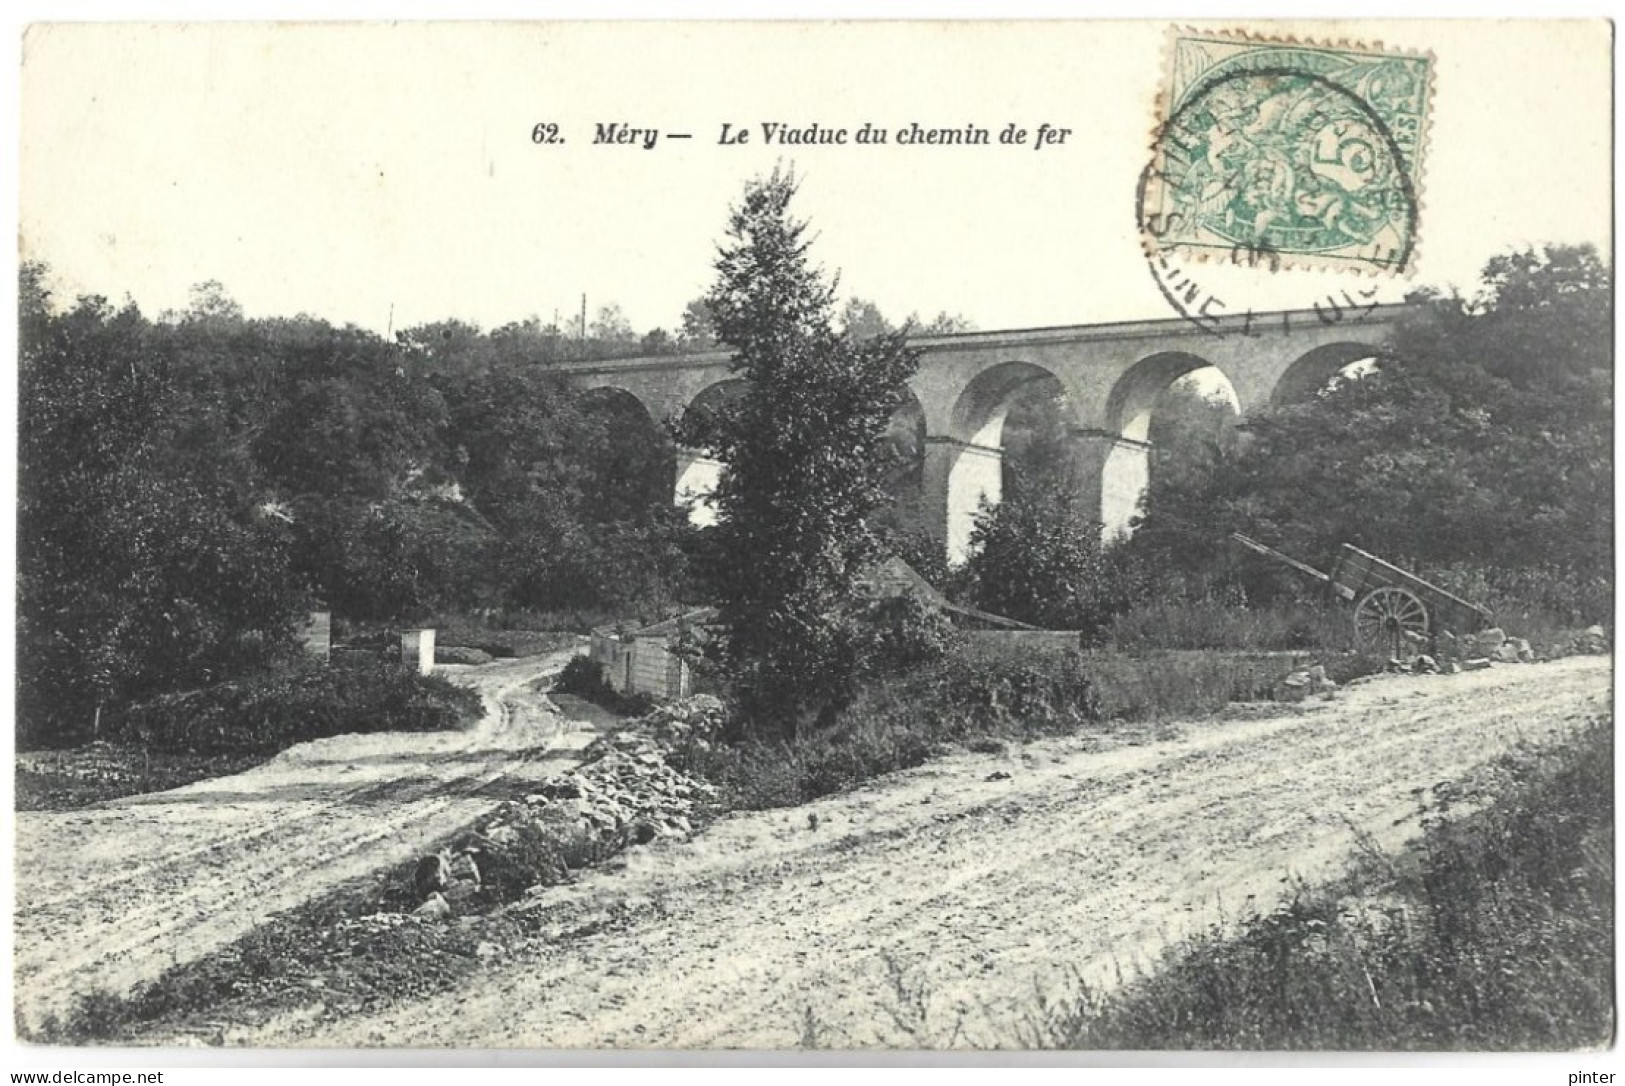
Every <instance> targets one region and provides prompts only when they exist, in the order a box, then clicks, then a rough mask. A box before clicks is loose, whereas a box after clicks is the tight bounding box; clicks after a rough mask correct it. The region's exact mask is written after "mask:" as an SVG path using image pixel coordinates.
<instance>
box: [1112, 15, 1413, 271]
mask: <svg viewBox="0 0 1625 1086" xmlns="http://www.w3.org/2000/svg"><path fill="white" fill-rule="evenodd" d="M1171 37H1172V40H1171V44H1170V48H1169V51H1168V70H1167V74H1166V79H1165V83H1164V87H1163V93H1162V96H1161V99H1160V103H1159V112H1158V125H1157V132H1156V138H1155V141H1154V144H1153V148H1152V152H1153V157H1152V160H1151V163H1150V165H1149V166H1148V167H1147V168H1146V171H1145V174H1144V176H1143V178H1142V180H1141V186H1140V199H1139V217H1140V228H1141V230H1142V232H1143V234H1144V236H1145V238H1146V242H1147V244H1148V245H1149V246H1150V247H1151V248H1152V249H1153V250H1154V251H1155V252H1160V253H1178V254H1181V255H1184V256H1188V257H1194V258H1197V259H1205V260H1226V261H1240V260H1245V261H1246V262H1248V263H1250V264H1263V265H1264V266H1267V267H1271V268H1280V267H1320V268H1341V269H1345V270H1355V271H1364V272H1371V273H1379V274H1380V273H1399V274H1403V273H1404V272H1406V271H1408V270H1409V268H1410V266H1411V263H1412V261H1413V258H1414V257H1415V254H1416V245H1417V229H1418V226H1419V225H1420V220H1421V208H1422V200H1421V185H1422V159H1423V155H1424V152H1425V151H1426V147H1427V111H1428V100H1429V95H1430V94H1431V90H1432V77H1433V58H1432V56H1431V55H1427V54H1416V53H1407V52H1400V51H1395V50H1388V49H1384V48H1382V47H1381V46H1380V45H1377V46H1371V47H1368V46H1364V45H1358V44H1349V43H1346V42H1338V43H1335V44H1320V43H1316V42H1306V41H1297V40H1293V39H1285V40H1271V39H1268V38H1260V37H1254V36H1251V35H1243V34H1231V33H1207V32H1200V31H1195V30H1176V31H1174V32H1173V34H1172V36H1171Z"/></svg>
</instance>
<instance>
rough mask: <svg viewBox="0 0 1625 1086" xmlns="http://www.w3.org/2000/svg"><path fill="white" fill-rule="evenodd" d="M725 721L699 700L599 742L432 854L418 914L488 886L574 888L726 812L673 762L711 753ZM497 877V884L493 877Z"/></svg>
mask: <svg viewBox="0 0 1625 1086" xmlns="http://www.w3.org/2000/svg"><path fill="white" fill-rule="evenodd" d="M723 723H724V719H723V707H722V703H721V702H720V701H718V700H717V699H716V698H713V697H709V696H705V695H700V696H696V697H692V698H686V699H683V700H681V701H676V702H672V703H670V704H667V705H662V706H661V707H659V708H657V709H655V710H654V711H652V712H650V713H648V714H647V715H645V716H643V717H641V718H639V719H638V720H635V721H633V722H632V723H631V724H630V725H629V726H628V727H627V728H626V730H624V731H621V732H617V733H615V734H613V735H606V736H602V737H600V738H598V739H596V740H594V741H593V743H592V744H591V745H590V746H588V747H587V748H586V749H585V750H584V751H583V752H582V762H581V764H579V765H577V766H576V767H575V768H573V769H570V770H566V771H565V772H562V773H556V774H554V775H553V776H551V777H548V778H547V779H546V780H544V781H542V782H541V783H540V784H539V785H538V786H536V789H535V791H533V792H531V793H530V794H529V795H526V796H525V797H524V798H523V799H522V800H508V801H506V802H504V803H502V804H501V805H500V806H499V807H497V809H496V810H495V811H493V812H492V813H491V814H490V815H488V816H486V817H485V818H483V819H481V820H480V821H479V822H478V823H477V824H476V825H475V827H474V828H473V829H472V830H471V831H470V832H468V833H466V834H464V835H463V836H462V837H461V838H459V839H458V840H457V842H456V843H455V846H454V847H453V848H452V849H450V850H447V851H444V852H440V853H436V854H435V855H432V856H426V857H424V858H423V859H422V860H421V861H420V862H419V864H418V869H417V873H416V876H415V878H414V889H415V890H416V891H417V894H418V897H419V898H425V899H427V900H426V901H425V904H424V905H423V906H420V907H419V909H418V913H419V914H420V915H433V916H447V915H453V914H456V913H459V912H462V911H464V909H465V908H466V907H467V903H468V902H469V900H470V899H471V898H474V897H476V895H479V894H480V891H481V890H482V888H484V889H489V890H492V891H493V893H496V894H498V895H500V894H502V893H503V892H504V890H506V891H509V892H513V891H515V890H517V892H519V893H523V892H524V891H526V890H528V889H530V888H532V887H534V886H537V885H549V884H553V883H558V882H563V881H568V880H569V879H570V878H571V877H572V875H571V873H572V871H573V870H574V869H576V868H579V867H583V866H586V865H587V864H590V863H594V862H597V861H599V860H602V859H604V858H606V857H607V856H609V855H612V854H614V853H615V852H617V851H619V850H621V849H622V848H625V847H628V846H629V845H646V844H649V843H651V842H653V841H656V840H658V839H660V838H686V837H689V836H691V835H692V834H693V833H694V830H695V827H696V826H697V825H699V824H701V823H702V822H703V821H704V820H705V818H707V817H708V816H709V815H710V814H711V813H712V812H713V811H714V810H716V809H717V807H718V803H717V793H716V789H715V788H714V787H713V786H712V785H710V784H709V783H707V782H705V781H702V780H698V779H696V778H693V777H690V776H688V775H687V774H685V773H682V772H680V771H679V770H676V769H674V768H672V766H671V765H670V764H669V762H668V761H667V757H668V755H670V754H671V753H672V751H674V750H677V749H683V748H690V749H691V748H695V747H698V748H700V749H705V747H706V746H708V745H709V744H710V743H711V742H713V741H714V740H715V738H716V736H717V734H718V733H719V732H720V730H721V728H722V726H723ZM492 872H495V873H496V875H495V876H492V877H494V878H496V883H495V884H493V882H492V878H491V877H486V876H488V875H490V874H491V873H492ZM516 882H517V883H519V884H520V885H517V886H515V885H514V884H515V883H516ZM486 896H487V897H488V896H490V895H486ZM435 902H438V903H439V904H435Z"/></svg>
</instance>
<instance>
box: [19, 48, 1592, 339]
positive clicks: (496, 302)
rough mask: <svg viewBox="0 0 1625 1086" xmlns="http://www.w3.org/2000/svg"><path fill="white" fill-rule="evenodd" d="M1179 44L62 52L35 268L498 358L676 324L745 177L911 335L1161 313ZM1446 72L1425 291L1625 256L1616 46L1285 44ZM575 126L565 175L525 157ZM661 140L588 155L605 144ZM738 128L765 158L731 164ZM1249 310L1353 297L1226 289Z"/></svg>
mask: <svg viewBox="0 0 1625 1086" xmlns="http://www.w3.org/2000/svg"><path fill="white" fill-rule="evenodd" d="M1167 29H1168V24H1167V23H1165V22H1146V23H1138V22H1113V23H1076V24H1053V23H1025V24H1003V25H999V24H965V23H960V24H914V25H899V24H867V25H863V24H799V25H798V24H721V25H719V24H704V23H688V24H665V25H660V24H626V23H621V24H552V25H536V24H440V25H417V24H406V25H397V26H385V25H369V26H353V25H331V24H329V25H309V26H299V25H284V26H266V25H263V24H248V25H243V24H237V25H232V24H193V25H189V26H185V25H165V26H142V25H105V24H104V25H57V26H36V27H35V28H33V29H32V30H31V31H30V32H29V35H28V37H27V39H26V42H25V47H24V71H23V125H22V137H23V153H22V160H21V198H22V206H21V231H22V251H23V254H24V255H25V256H27V257H32V258H38V259H43V260H45V261H46V262H47V263H48V264H50V266H51V268H52V270H53V273H54V277H55V284H56V286H57V288H58V290H59V291H60V292H61V293H62V294H65V295H73V294H77V293H80V292H91V293H99V294H104V295H106V296H108V297H109V298H111V299H113V300H115V301H117V300H121V299H122V298H123V297H124V296H125V295H129V296H131V297H133V298H134V299H135V300H136V301H137V302H138V303H139V304H140V305H141V307H142V308H143V310H145V311H146V312H147V313H149V314H150V315H157V314H158V313H159V312H161V311H162V310H164V309H168V308H181V307H184V306H185V304H186V300H187V293H188V289H189V288H190V286H191V285H192V284H194V283H197V282H199V281H202V280H205V279H218V280H221V281H222V282H224V283H225V285H226V287H227V289H228V290H229V291H230V292H231V294H232V295H233V296H234V297H235V298H236V299H237V300H238V301H239V302H240V303H241V304H242V305H243V307H244V308H245V310H246V311H247V312H248V313H249V315H251V316H271V315H292V314H294V313H297V312H309V313H313V314H317V315H319V316H322V317H326V318H328V319H331V320H334V321H338V322H346V321H353V322H355V323H357V324H360V325H363V326H366V327H370V328H374V329H377V330H379V331H383V330H384V328H385V326H386V324H387V323H388V322H389V321H390V312H391V307H393V314H394V315H393V324H394V327H395V328H397V329H399V328H403V327H408V326H410V325H413V324H418V323H422V322H425V321H430V320H436V319H442V318H449V317H455V318H460V319H464V320H469V321H473V322H476V323H478V324H481V325H483V326H485V327H492V326H495V325H498V324H502V323H505V322H507V321H511V320H519V319H523V318H525V317H527V316H530V315H532V314H534V315H538V316H541V317H542V318H543V319H544V320H549V319H551V318H552V316H553V314H554V312H555V310H557V311H559V313H560V315H561V316H562V317H565V318H568V317H571V316H573V315H574V313H575V311H576V309H577V307H578V306H579V304H580V296H581V294H582V293H583V292H585V293H586V295H587V298H588V305H589V308H590V310H592V311H594V312H596V310H597V308H598V307H599V306H600V305H603V304H605V303H608V302H617V303H619V304H620V305H621V307H622V309H623V310H624V312H625V314H626V316H627V317H628V318H629V319H630V320H631V322H632V324H633V326H634V327H635V328H637V329H638V331H640V332H641V331H645V330H647V329H648V328H650V327H653V326H656V325H661V326H665V327H667V328H674V327H675V326H676V325H677V323H678V321H679V318H680V315H681V312H682V307H683V305H684V303H685V302H686V301H687V300H688V299H690V298H692V297H694V296H695V295H697V294H700V293H701V292H702V291H703V290H704V289H705V287H706V286H707V284H708V283H709V282H710V279H711V276H712V269H711V261H712V257H713V253H714V246H715V243H716V242H717V240H718V239H719V238H720V236H721V233H722V229H723V226H724V223H725V219H726V214H727V208H728V205H729V203H730V201H732V200H734V199H735V198H736V197H737V196H738V195H739V193H740V192H741V189H742V186H743V183H744V181H745V180H746V179H747V178H749V177H751V176H753V175H755V174H760V173H763V172H766V171H767V170H769V169H771V168H772V166H773V164H774V163H775V162H776V161H779V160H781V159H782V160H784V161H786V162H793V163H794V164H795V166H796V168H797V169H798V170H799V171H800V172H801V173H802V174H803V175H804V180H803V185H802V190H801V195H800V199H799V210H800V212H801V214H802V215H804V216H805V217H807V218H809V219H811V220H812V222H813V224H814V227H815V230H816V232H817V235H818V238H817V242H816V244H815V245H814V248H813V253H814V256H815V257H816V259H817V260H818V261H819V262H820V263H821V264H823V265H824V266H825V267H826V268H828V269H831V270H834V269H840V271H841V273H842V287H843V293H844V294H848V295H851V294H856V295H861V296H863V297H866V298H870V299H872V300H874V301H875V302H877V303H878V304H879V305H880V306H881V308H882V309H883V310H884V311H885V312H886V313H887V315H889V316H891V317H893V318H894V319H896V318H901V317H903V316H906V315H907V314H908V313H910V312H911V311H918V312H920V313H921V314H922V315H923V316H926V317H929V316H931V315H933V314H935V313H936V312H937V311H939V310H948V311H950V312H960V313H963V314H964V315H966V316H968V317H970V318H971V319H972V320H973V321H975V322H976V324H977V325H978V326H979V327H981V328H984V329H993V328H1011V327H1036V326H1045V325H1060V324H1077V323H1088V322H1098V321H1111V320H1123V319H1136V318H1154V317H1161V316H1169V315H1171V314H1170V311H1169V309H1168V306H1167V303H1166V302H1165V301H1164V300H1163V297H1162V295H1161V294H1160V293H1159V292H1158V290H1157V288H1156V285H1155V283H1154V281H1153V279H1152V277H1151V275H1150V274H1149V272H1148V270H1147V267H1146V264H1145V260H1144V258H1143V256H1142V255H1141V249H1140V246H1139V243H1138V241H1137V238H1136V233H1135V222H1134V198H1135V186H1136V182H1137V180H1138V177H1139V174H1140V171H1141V170H1142V168H1143V167H1144V166H1145V164H1146V161H1147V159H1148V157H1149V146H1150V133H1151V130H1152V126H1153V123H1154V120H1155V96H1156V93H1157V89H1158V87H1159V85H1160V84H1161V82H1162V79H1163V63H1164V55H1163V48H1164V43H1165V38H1166V31H1167ZM1292 29H1296V30H1297V31H1298V32H1299V33H1300V34H1304V33H1307V34H1309V35H1312V36H1315V37H1318V38H1322V39H1326V38H1351V39H1359V40H1362V41H1365V42H1372V41H1377V40H1380V41H1383V42H1385V43H1388V44H1389V45H1391V46H1395V47H1399V48H1404V49H1408V50H1415V51H1424V50H1430V51H1431V52H1432V53H1433V54H1434V57H1435V61H1436V68H1435V93H1434V97H1433V103H1432V120H1431V128H1430V132H1429V137H1428V148H1427V152H1426V159H1425V164H1424V168H1423V182H1422V186H1423V208H1422V212H1421V227H1420V249H1419V256H1418V259H1417V264H1416V268H1415V272H1414V274H1413V276H1412V277H1411V279H1410V280H1408V281H1406V280H1392V279H1389V280H1382V281H1381V282H1383V283H1384V286H1383V299H1384V300H1397V298H1398V297H1399V296H1400V295H1401V294H1402V293H1403V292H1404V290H1405V289H1406V288H1407V286H1408V285H1411V284H1419V283H1434V284H1442V283H1458V284H1462V285H1466V284H1469V283H1471V282H1472V281H1473V280H1474V279H1475V278H1476V274H1477V271H1478V269H1479V268H1480V267H1481V266H1482V264H1483V263H1484V261H1485V259H1486V258H1488V257H1489V256H1491V255H1493V254H1495V253H1497V252H1500V251H1503V250H1505V249H1506V248H1507V247H1509V246H1511V245H1521V244H1527V243H1534V242H1541V241H1548V240H1550V241H1562V242H1592V243H1595V244H1597V245H1598V246H1599V247H1600V248H1603V249H1604V250H1606V249H1607V248H1608V246H1609V244H1610V236H1609V213H1610V189H1609V185H1610V171H1611V168H1612V155H1611V149H1610V143H1609V139H1610V127H1611V117H1610V114H1609V109H1610V73H1609V36H1608V28H1607V25H1606V24H1605V23H1603V22H1601V21H1594V22H1587V23H1531V22H1524V23H1509V22H1484V23H1460V22H1456V23H1442V22H1426V23H1423V22H1417V23H1386V24H1369V23H1359V22H1353V23H1342V24H1324V23H1323V24H1308V25H1307V26H1304V25H1299V26H1297V27H1295V28H1294V27H1276V28H1275V31H1276V32H1285V31H1288V30H1292ZM539 122H548V123H556V124H557V125H558V126H559V132H560V134H561V135H562V136H563V137H564V140H565V142H564V143H563V144H562V145H554V146H538V145H536V144H534V143H533V142H532V140H531V133H532V130H533V128H534V126H535V125H536V124H537V123H539ZM610 122H623V123H627V124H631V125H635V126H638V127H640V128H650V127H653V128H657V129H660V130H661V131H662V132H687V133H691V134H692V136H693V138H692V139H690V140H687V141H684V142H676V141H670V140H667V139H665V138H664V137H662V139H661V140H660V141H659V142H658V143H657V145H656V147H655V148H654V149H653V150H644V149H642V148H641V147H640V146H594V145H593V137H594V131H595V127H596V126H597V125H598V124H600V123H605V124H607V123H610ZM763 122H774V123H781V124H785V125H789V126H793V127H804V126H806V125H809V124H813V123H817V124H822V125H824V126H826V127H832V128H848V129H853V130H855V129H856V128H858V127H859V126H861V125H862V124H864V123H865V122H871V123H873V124H875V125H877V126H880V127H883V128H885V129H887V130H889V131H891V132H893V133H895V131H896V130H897V129H898V128H899V127H902V126H905V125H908V124H909V123H910V122H918V123H919V124H920V125H922V126H924V127H928V128H950V127H962V126H964V125H967V124H972V125H979V126H982V127H985V128H988V129H990V130H992V132H993V133H994V134H995V136H996V135H997V133H998V131H999V130H1000V129H1002V128H1003V127H1004V126H1005V125H1006V124H1007V123H1010V122H1014V123H1016V124H1017V125H1018V126H1021V127H1025V128H1028V129H1037V128H1038V126H1039V125H1040V124H1045V123H1047V124H1049V125H1051V126H1053V127H1060V128H1066V129H1070V134H1069V136H1068V137H1067V139H1066V142H1065V143H1063V144H1061V145H1059V146H1049V147H1045V148H1043V149H1040V150H1034V149H1032V147H1031V146H1030V145H1029V146H1025V147H1004V146H999V145H997V144H996V143H995V145H994V146H990V147H912V148H911V147H903V146H898V145H896V144H895V143H891V144H888V145H886V146H879V147H860V146H850V145H849V146H836V147H829V146H824V147H769V146H764V145H763V143H762V129H761V126H762V123H763ZM724 124H730V125H732V126H733V127H734V129H735V130H737V129H739V128H740V127H747V128H748V129H749V130H750V132H751V140H752V142H751V143H749V144H746V145H742V146H741V145H733V146H720V145H719V144H718V136H719V132H720V130H721V128H722V126H723V125H724ZM1214 280H1215V283H1216V284H1217V286H1218V287H1219V288H1220V289H1223V290H1224V291H1226V292H1228V293H1231V294H1233V295H1238V296H1244V297H1245V298H1246V299H1247V301H1248V304H1250V305H1253V306H1254V307H1255V308H1260V309H1262V308H1274V307H1297V306H1305V305H1308V304H1310V303H1311V302H1312V301H1313V300H1314V299H1315V298H1317V297H1320V296H1321V295H1323V294H1324V293H1327V292H1328V291H1331V290H1335V289H1338V288H1340V287H1342V286H1345V285H1348V284H1349V283H1350V279H1349V277H1348V276H1347V275H1342V276H1339V275H1336V274H1333V273H1329V272H1318V273H1317V272H1305V271H1289V272H1281V273H1275V274H1273V275H1272V274H1271V273H1268V272H1263V271H1258V272H1252V271H1242V270H1240V269H1225V270H1222V271H1219V272H1215V273H1214Z"/></svg>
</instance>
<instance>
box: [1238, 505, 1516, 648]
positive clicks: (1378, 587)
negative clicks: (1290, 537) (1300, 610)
mask: <svg viewBox="0 0 1625 1086" xmlns="http://www.w3.org/2000/svg"><path fill="white" fill-rule="evenodd" d="M1230 538H1231V539H1233V540H1235V541H1236V542H1237V543H1240V544H1241V545H1242V546H1243V547H1246V548H1247V549H1248V550H1250V551H1252V552H1254V553H1255V554H1261V555H1263V556H1264V557H1266V558H1269V559H1271V560H1273V561H1276V562H1279V563H1281V564H1282V565H1285V566H1289V567H1290V568H1292V569H1295V570H1297V571H1298V572H1299V573H1302V574H1304V575H1305V576H1307V577H1311V578H1313V579H1314V580H1317V581H1319V582H1320V583H1322V584H1324V585H1326V587H1327V588H1328V589H1330V590H1331V591H1332V592H1334V593H1335V594H1336V595H1337V596H1338V597H1339V598H1341V599H1343V600H1344V601H1346V602H1348V603H1352V604H1353V605H1354V636H1355V637H1356V638H1357V639H1358V640H1359V642H1360V644H1361V645H1363V646H1365V647H1368V648H1386V649H1387V650H1388V651H1389V652H1390V653H1392V654H1393V655H1396V656H1397V655H1399V654H1400V653H1401V652H1402V651H1403V650H1404V648H1405V643H1406V642H1407V641H1408V642H1410V643H1412V644H1430V643H1432V641H1433V640H1434V639H1435V638H1437V637H1438V636H1439V634H1440V633H1441V632H1442V631H1445V630H1448V631H1450V632H1451V633H1454V634H1470V633H1477V632H1478V631H1479V630H1482V629H1484V628H1485V627H1486V626H1489V625H1490V624H1491V623H1492V622H1493V621H1494V618H1495V616H1494V615H1493V614H1492V613H1491V611H1490V610H1489V608H1487V607H1480V606H1479V605H1478V604H1476V603H1468V602H1467V601H1466V600H1464V599H1462V598H1461V597H1460V596H1455V595H1452V594H1451V593H1449V592H1446V591H1445V590H1444V589H1442V588H1440V587H1439V586H1438V585H1434V584H1429V583H1428V582H1427V581H1424V580H1423V579H1422V578H1420V577H1418V576H1417V575H1416V574H1414V573H1408V572H1406V571H1405V570H1403V569H1400V568H1399V567H1398V566H1395V565H1391V564H1390V563H1388V562H1384V561H1383V560H1382V559H1381V558H1378V557H1377V556H1376V555H1374V554H1367V553H1366V552H1365V551H1363V550H1361V549H1360V548H1359V547H1354V546H1350V545H1349V544H1347V543H1345V544H1343V547H1342V549H1341V550H1340V551H1338V553H1337V563H1336V564H1335V565H1334V566H1332V571H1331V572H1330V573H1323V572H1321V571H1320V570H1318V569H1316V568H1315V567H1314V566H1311V565H1307V564H1306V563H1303V562H1300V561H1298V560H1297V559H1296V558H1292V557H1289V556H1287V555H1285V554H1282V553H1281V552H1280V551H1278V550H1275V549H1274V548H1272V547H1266V546H1265V545H1264V544H1262V543H1260V542H1258V540H1256V539H1250V538H1248V537H1247V536H1244V535H1242V534H1241V533H1240V532H1235V533H1232V534H1231V536H1230Z"/></svg>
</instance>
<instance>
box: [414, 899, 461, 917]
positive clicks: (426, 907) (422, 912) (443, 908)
mask: <svg viewBox="0 0 1625 1086" xmlns="http://www.w3.org/2000/svg"><path fill="white" fill-rule="evenodd" d="M412 915H414V916H425V917H431V918H434V917H442V916H450V915H451V902H449V901H447V900H446V899H445V898H443V897H441V896H440V895H439V894H430V895H429V899H428V900H427V901H425V902H424V903H423V904H422V905H419V906H418V907H417V908H416V909H413V910H412Z"/></svg>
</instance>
